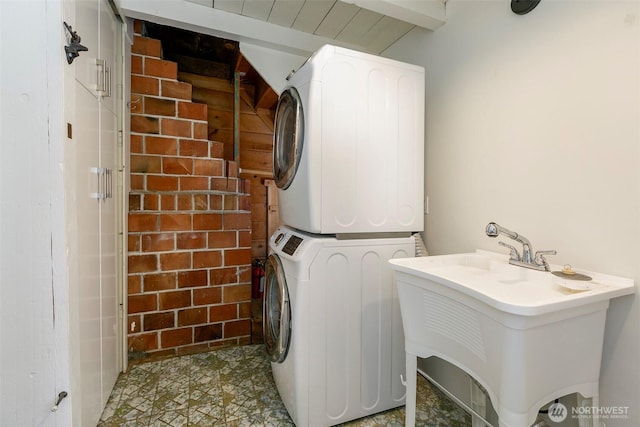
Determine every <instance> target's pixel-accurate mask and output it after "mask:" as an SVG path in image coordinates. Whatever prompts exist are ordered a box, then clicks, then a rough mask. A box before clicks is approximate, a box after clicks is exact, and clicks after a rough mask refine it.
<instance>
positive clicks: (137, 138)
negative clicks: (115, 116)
mask: <svg viewBox="0 0 640 427" xmlns="http://www.w3.org/2000/svg"><path fill="white" fill-rule="evenodd" d="M129 150H130V151H131V152H132V153H142V135H129Z"/></svg>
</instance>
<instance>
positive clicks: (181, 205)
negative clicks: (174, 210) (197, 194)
mask: <svg viewBox="0 0 640 427" xmlns="http://www.w3.org/2000/svg"><path fill="white" fill-rule="evenodd" d="M177 199H178V200H177V203H178V210H179V211H190V210H193V195H191V194H178V196H177Z"/></svg>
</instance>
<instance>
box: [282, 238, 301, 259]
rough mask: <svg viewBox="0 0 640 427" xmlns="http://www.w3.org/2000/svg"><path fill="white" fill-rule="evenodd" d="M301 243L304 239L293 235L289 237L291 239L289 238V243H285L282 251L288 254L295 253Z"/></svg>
mask: <svg viewBox="0 0 640 427" xmlns="http://www.w3.org/2000/svg"><path fill="white" fill-rule="evenodd" d="M300 243H302V239H301V238H300V237H298V236H293V235H292V236H291V237H289V240H287V243H285V244H284V247H283V248H282V252H284V253H285V254H288V255H293V254H294V253H295V251H296V249H298V246H300Z"/></svg>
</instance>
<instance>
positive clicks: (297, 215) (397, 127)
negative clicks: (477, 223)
mask: <svg viewBox="0 0 640 427" xmlns="http://www.w3.org/2000/svg"><path fill="white" fill-rule="evenodd" d="M423 143H424V70H423V68H422V67H418V66H415V65H410V64H405V63H401V62H398V61H393V60H390V59H386V58H381V57H378V56H373V55H368V54H364V53H361V52H356V51H352V50H348V49H344V48H339V47H335V46H330V45H326V46H323V47H322V48H321V49H319V50H318V51H317V52H316V53H314V54H313V55H312V56H311V57H310V58H309V59H308V60H307V61H306V62H305V63H304V64H303V65H302V66H301V67H300V68H299V69H298V70H297V71H296V72H295V73H294V74H293V75H292V76H291V77H290V79H289V85H288V87H287V88H286V89H285V90H284V91H283V93H282V94H281V95H280V98H279V101H278V107H277V110H276V120H275V132H274V162H273V163H274V176H275V179H276V184H277V186H278V189H279V191H278V200H279V206H280V218H281V221H282V223H283V224H285V225H283V226H281V227H280V228H278V230H276V232H275V233H274V234H273V235H272V236H271V237H270V239H269V248H270V255H269V258H268V260H267V263H266V277H265V289H264V291H265V293H264V339H265V344H266V348H267V352H268V353H269V356H270V358H271V361H272V371H273V376H274V379H275V382H276V385H277V387H278V391H279V393H280V396H281V397H282V400H283V402H284V404H285V406H286V408H287V411H288V412H289V414H290V416H291V418H292V419H293V421H294V422H295V424H296V425H297V426H299V427H301V426H331V425H335V424H339V423H343V422H346V421H349V420H352V419H356V418H360V417H363V416H367V415H371V414H374V413H378V412H381V411H385V410H388V409H391V408H395V407H398V406H401V405H403V404H404V398H405V388H404V386H403V385H402V382H401V375H404V369H405V356H404V355H405V353H404V334H403V331H402V319H401V316H400V307H399V304H398V300H397V294H396V289H395V285H394V284H393V276H392V273H391V269H390V267H389V265H388V260H389V259H391V258H406V257H412V256H414V254H415V247H416V246H415V241H414V238H413V237H412V233H414V232H419V231H422V229H423V213H422V212H423V200H424V196H423V186H424V184H423V182H424V181H423V172H424V157H423V153H424V144H423Z"/></svg>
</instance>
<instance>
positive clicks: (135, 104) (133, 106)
mask: <svg viewBox="0 0 640 427" xmlns="http://www.w3.org/2000/svg"><path fill="white" fill-rule="evenodd" d="M142 99H143V96H142V95H139V94H135V93H132V94H131V102H130V104H129V110H130V112H131V114H143V113H144V108H143V107H144V104H143V102H142Z"/></svg>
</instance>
